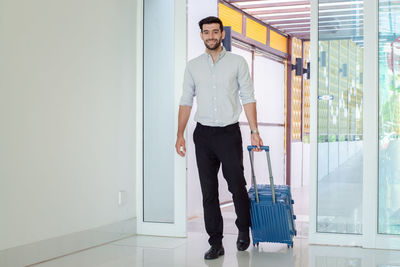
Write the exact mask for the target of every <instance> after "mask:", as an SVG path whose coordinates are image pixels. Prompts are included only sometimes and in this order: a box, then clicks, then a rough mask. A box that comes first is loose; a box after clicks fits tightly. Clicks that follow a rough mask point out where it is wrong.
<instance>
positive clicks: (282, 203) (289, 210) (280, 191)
mask: <svg viewBox="0 0 400 267" xmlns="http://www.w3.org/2000/svg"><path fill="white" fill-rule="evenodd" d="M254 148H256V147H255V146H248V147H247V150H248V151H249V156H250V165H251V175H252V179H253V185H252V186H251V188H250V190H249V198H250V202H251V234H252V238H253V245H254V246H255V245H257V246H258V245H259V242H273V243H286V244H287V246H288V247H293V237H294V236H295V235H296V228H295V224H294V220H295V219H296V216H295V215H294V214H293V204H294V201H293V200H292V196H291V193H290V187H289V186H287V185H278V186H274V179H273V176H272V169H271V159H270V155H269V147H268V146H262V147H261V149H262V150H264V151H265V152H266V155H267V163H268V170H269V179H270V184H269V185H267V184H262V185H257V182H256V177H255V175H254V163H253V162H254V153H253V149H254Z"/></svg>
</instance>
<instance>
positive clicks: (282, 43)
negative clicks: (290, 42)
mask: <svg viewBox="0 0 400 267" xmlns="http://www.w3.org/2000/svg"><path fill="white" fill-rule="evenodd" d="M269 46H270V47H272V48H274V49H276V50H279V51H281V52H283V53H287V38H286V37H285V36H283V35H280V34H279V33H277V32H275V31H273V30H270V31H269Z"/></svg>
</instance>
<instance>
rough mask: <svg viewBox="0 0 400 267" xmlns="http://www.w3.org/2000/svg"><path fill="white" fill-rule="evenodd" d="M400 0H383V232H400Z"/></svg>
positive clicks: (380, 156)
mask: <svg viewBox="0 0 400 267" xmlns="http://www.w3.org/2000/svg"><path fill="white" fill-rule="evenodd" d="M399 35H400V3H399V1H389V0H380V1H379V220H378V230H379V233H380V234H400V141H399V134H400V65H399V64H400V37H399Z"/></svg>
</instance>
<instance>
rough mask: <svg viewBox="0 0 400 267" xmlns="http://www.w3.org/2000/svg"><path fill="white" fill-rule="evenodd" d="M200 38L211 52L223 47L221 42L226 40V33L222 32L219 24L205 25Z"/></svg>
mask: <svg viewBox="0 0 400 267" xmlns="http://www.w3.org/2000/svg"><path fill="white" fill-rule="evenodd" d="M200 37H201V39H202V40H203V41H204V44H205V46H206V47H207V48H208V49H209V50H216V49H218V48H219V47H220V46H221V41H222V39H224V38H225V32H224V31H223V32H221V29H220V28H219V24H218V23H212V24H203V30H202V32H200Z"/></svg>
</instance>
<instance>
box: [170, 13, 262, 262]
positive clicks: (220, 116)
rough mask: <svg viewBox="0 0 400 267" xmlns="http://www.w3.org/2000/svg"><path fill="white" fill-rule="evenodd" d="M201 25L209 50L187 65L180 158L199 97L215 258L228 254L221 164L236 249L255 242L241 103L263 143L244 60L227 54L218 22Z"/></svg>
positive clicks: (199, 150) (198, 140) (199, 140)
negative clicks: (229, 196) (251, 233)
mask: <svg viewBox="0 0 400 267" xmlns="http://www.w3.org/2000/svg"><path fill="white" fill-rule="evenodd" d="M199 26H200V30H201V32H200V37H201V39H202V40H203V41H204V44H205V46H206V52H205V53H204V54H202V55H201V56H199V57H197V58H195V59H193V60H191V61H189V62H188V64H187V66H186V70H185V77H184V82H183V94H182V98H181V101H180V107H179V117H178V133H177V140H176V144H175V148H176V151H177V153H178V154H179V155H181V156H182V157H183V156H185V153H186V144H185V139H184V137H183V134H184V130H185V127H186V124H187V121H188V119H189V116H190V111H191V107H192V103H193V98H194V97H195V96H196V99H197V112H196V114H195V118H194V119H195V121H197V126H196V129H195V131H194V134H193V140H194V143H195V150H196V161H197V167H198V170H199V177H200V184H201V190H202V195H203V209H204V221H205V226H206V231H207V233H208V235H209V236H210V238H209V240H208V242H209V244H210V245H211V248H210V249H209V250H208V251H207V252H206V253H205V255H204V258H205V259H216V258H218V257H219V256H221V255H224V247H223V245H222V238H223V236H222V232H223V221H222V216H221V210H220V206H219V199H218V177H217V174H218V170H219V168H220V165H221V164H222V171H223V174H224V178H225V179H226V181H227V183H228V189H229V191H230V192H231V193H232V196H233V202H234V205H235V212H236V215H237V219H236V222H235V223H236V226H237V228H238V230H239V234H238V239H237V242H236V245H237V249H238V250H240V251H243V250H246V249H247V248H248V247H249V244H250V237H249V227H250V201H249V198H248V194H247V190H246V181H245V178H244V174H243V149H242V137H241V132H240V128H239V124H238V119H239V115H240V113H241V111H242V107H241V104H240V100H241V101H242V104H243V107H244V110H245V113H246V117H247V120H248V122H249V125H250V129H251V144H252V145H256V146H257V147H258V148H257V149H256V150H257V151H260V149H259V147H260V146H261V145H262V140H261V138H260V136H259V133H258V130H257V112H256V103H255V99H254V89H253V85H252V81H251V78H250V74H249V69H248V66H247V63H246V61H245V59H244V58H243V57H241V56H238V55H235V54H231V53H229V52H226V50H225V48H224V47H223V46H221V40H222V39H223V38H224V37H225V32H224V30H223V25H222V22H221V20H220V19H219V18H216V17H207V18H205V19H203V20H201V21H200V22H199ZM239 98H240V100H239Z"/></svg>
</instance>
